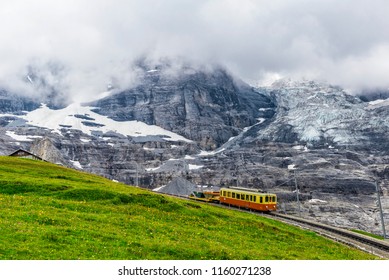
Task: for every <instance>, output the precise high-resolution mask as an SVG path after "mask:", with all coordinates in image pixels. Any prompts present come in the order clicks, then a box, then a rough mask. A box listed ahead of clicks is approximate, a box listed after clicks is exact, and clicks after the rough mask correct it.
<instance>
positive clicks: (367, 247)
mask: <svg viewBox="0 0 389 280" xmlns="http://www.w3.org/2000/svg"><path fill="white" fill-rule="evenodd" d="M266 216H267V217H271V218H272V219H276V220H279V221H282V222H285V223H288V224H291V225H295V226H298V227H301V228H304V229H308V230H311V231H314V232H316V233H318V234H320V235H322V236H324V237H327V238H329V239H332V240H335V241H337V242H340V243H344V244H346V245H348V246H351V247H354V248H357V249H360V250H362V251H365V252H367V253H370V254H373V255H376V256H378V257H381V258H384V259H389V242H388V241H385V240H380V239H376V238H373V237H370V236H366V235H363V234H359V233H356V232H352V231H349V230H347V229H342V228H337V227H333V226H330V225H325V224H322V223H318V222H315V221H311V220H306V219H302V218H299V217H295V216H291V215H285V214H279V213H273V212H272V213H267V214H266Z"/></svg>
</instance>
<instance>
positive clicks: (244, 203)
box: [220, 188, 277, 212]
mask: <svg viewBox="0 0 389 280" xmlns="http://www.w3.org/2000/svg"><path fill="white" fill-rule="evenodd" d="M220 203H222V204H228V205H233V206H237V207H241V208H247V209H252V210H257V211H263V212H270V211H276V210H277V196H276V195H275V194H271V193H264V192H261V191H260V190H252V189H243V188H221V189H220Z"/></svg>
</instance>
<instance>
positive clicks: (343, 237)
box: [171, 195, 389, 259]
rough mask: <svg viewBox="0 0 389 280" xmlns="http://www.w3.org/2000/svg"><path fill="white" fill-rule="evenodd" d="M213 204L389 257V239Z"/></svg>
mask: <svg viewBox="0 0 389 280" xmlns="http://www.w3.org/2000/svg"><path fill="white" fill-rule="evenodd" d="M171 196H174V197H177V198H181V199H186V200H191V199H189V198H188V197H185V196H179V195H171ZM191 201H195V200H191ZM198 202H200V201H198ZM200 203H207V202H200ZM211 205H214V206H218V207H222V208H226V209H230V210H235V211H236V210H237V211H242V212H250V213H252V214H255V215H261V216H265V217H267V218H271V219H275V220H278V221H281V222H284V223H287V224H290V225H294V226H297V227H300V228H303V229H306V230H310V231H313V232H316V233H317V234H319V235H321V236H324V237H326V238H328V239H331V240H334V241H337V242H340V243H343V244H345V245H348V246H350V247H354V248H357V249H359V250H362V251H365V252H367V253H370V254H373V255H376V256H378V257H380V258H383V259H389V241H385V240H380V239H376V238H373V237H370V236H366V235H363V234H359V233H356V232H352V231H350V230H346V229H342V228H337V227H333V226H330V225H325V224H322V223H318V222H315V221H312V220H307V219H303V218H299V217H296V216H292V215H286V214H280V213H275V212H269V213H265V212H255V211H250V210H245V209H243V208H237V207H233V206H228V205H223V204H214V203H213V204H211Z"/></svg>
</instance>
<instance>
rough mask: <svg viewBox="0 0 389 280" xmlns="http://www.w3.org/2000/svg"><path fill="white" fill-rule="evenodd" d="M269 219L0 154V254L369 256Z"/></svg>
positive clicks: (60, 257) (80, 256)
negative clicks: (0, 155)
mask: <svg viewBox="0 0 389 280" xmlns="http://www.w3.org/2000/svg"><path fill="white" fill-rule="evenodd" d="M374 258H375V257H374V256H371V255H368V254H365V253H362V252H359V251H357V250H354V249H351V248H348V247H345V246H343V245H340V244H337V243H334V242H331V241H328V240H326V239H324V238H322V237H320V236H317V235H316V234H315V233H312V232H307V231H302V230H300V229H297V228H294V227H290V226H287V225H285V224H282V223H279V222H276V221H272V220H270V219H267V218H264V217H260V216H256V215H252V214H249V213H241V212H238V211H233V210H225V209H220V208H217V207H213V206H210V205H206V204H200V203H197V202H192V201H185V200H180V199H175V198H171V197H167V196H163V195H161V194H156V193H152V192H149V191H146V190H142V189H139V188H134V187H130V186H127V185H124V184H120V183H114V182H112V181H110V180H107V179H104V178H101V177H99V176H95V175H91V174H87V173H83V172H78V171H75V170H72V169H67V168H63V167H60V166H56V165H53V164H50V163H46V162H39V161H34V160H27V159H15V158H10V157H0V259H19V260H21V259H43V260H44V259H58V260H64V259H72V260H74V259H158V260H159V259H195V260H199V259H374Z"/></svg>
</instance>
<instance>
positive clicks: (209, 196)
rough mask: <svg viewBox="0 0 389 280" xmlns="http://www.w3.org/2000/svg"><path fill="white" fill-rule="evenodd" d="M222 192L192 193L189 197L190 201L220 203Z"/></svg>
mask: <svg viewBox="0 0 389 280" xmlns="http://www.w3.org/2000/svg"><path fill="white" fill-rule="evenodd" d="M219 196H220V192H218V191H202V192H200V191H199V192H196V191H194V192H192V193H191V194H190V195H189V198H190V199H194V200H199V201H204V202H213V203H219Z"/></svg>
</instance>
